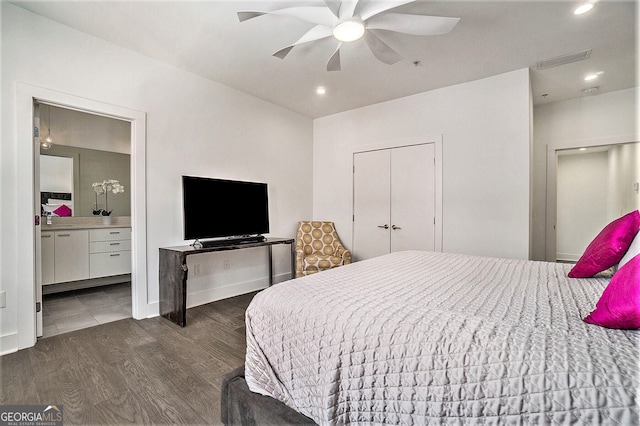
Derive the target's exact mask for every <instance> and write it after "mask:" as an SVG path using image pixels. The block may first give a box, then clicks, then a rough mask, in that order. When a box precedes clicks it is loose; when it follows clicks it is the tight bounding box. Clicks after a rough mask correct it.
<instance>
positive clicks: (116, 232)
mask: <svg viewBox="0 0 640 426" xmlns="http://www.w3.org/2000/svg"><path fill="white" fill-rule="evenodd" d="M119 233H120V231H111V232H109V234H111V235H118V234H119Z"/></svg>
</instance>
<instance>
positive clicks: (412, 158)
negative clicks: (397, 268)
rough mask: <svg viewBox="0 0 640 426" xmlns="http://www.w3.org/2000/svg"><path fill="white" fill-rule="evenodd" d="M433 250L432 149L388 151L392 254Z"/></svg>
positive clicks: (433, 182) (396, 149)
mask: <svg viewBox="0 0 640 426" xmlns="http://www.w3.org/2000/svg"><path fill="white" fill-rule="evenodd" d="M402 250H427V251H434V250H435V145H434V144H424V145H414V146H407V147H402V148H394V149H392V150H391V251H392V252H395V251H402Z"/></svg>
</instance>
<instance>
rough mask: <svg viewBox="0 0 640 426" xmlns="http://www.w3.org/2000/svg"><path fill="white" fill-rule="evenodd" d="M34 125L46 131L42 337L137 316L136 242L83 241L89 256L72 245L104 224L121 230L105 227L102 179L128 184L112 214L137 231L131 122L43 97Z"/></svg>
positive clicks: (115, 197) (41, 164)
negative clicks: (56, 103)
mask: <svg viewBox="0 0 640 426" xmlns="http://www.w3.org/2000/svg"><path fill="white" fill-rule="evenodd" d="M33 123H34V129H35V131H36V138H37V136H38V135H39V136H40V137H39V141H40V149H39V150H38V149H36V150H35V152H34V154H35V155H36V157H38V158H36V159H35V161H34V169H35V175H36V176H39V179H35V180H34V182H35V186H36V188H35V193H34V199H35V203H36V205H35V210H36V211H37V210H38V207H39V206H40V207H41V208H42V209H41V216H42V218H43V223H41V238H42V239H41V248H40V250H41V256H40V259H41V265H40V270H41V277H36V278H40V283H41V287H39V288H38V289H37V300H38V302H40V312H38V315H37V319H36V330H37V331H36V334H37V337H51V336H54V335H57V334H62V333H66V332H69V331H75V330H79V329H82V328H88V327H92V326H95V325H100V324H104V323H107V322H111V321H117V320H119V319H124V318H130V317H131V304H132V298H131V273H130V272H131V251H130V241H122V242H120V241H111V242H109V243H94V242H91V241H92V240H93V238H91V237H90V238H89V239H88V240H87V238H84V240H82V239H80V240H79V241H77V246H78V247H79V248H82V247H84V250H83V251H84V253H82V250H81V252H80V253H78V251H77V250H75V249H74V248H77V247H76V246H75V245H74V244H76V243H74V244H71V242H73V241H74V240H75V238H76V236H78V235H80V236H83V235H87V236H92V235H94V234H95V233H96V232H97V231H98V230H100V229H102V230H116V229H121V228H119V227H118V228H114V227H113V228H112V227H105V228H100V227H99V226H100V225H101V222H102V219H103V216H102V215H101V213H102V212H103V211H106V210H105V205H104V204H103V203H102V201H103V199H106V198H105V196H104V194H101V196H100V197H99V196H98V192H104V191H103V188H102V186H100V185H99V184H100V183H101V182H106V181H107V180H109V181H113V180H116V181H117V182H118V185H119V186H118V188H122V189H123V194H122V195H119V194H120V193H118V194H111V197H109V200H110V203H109V205H108V206H107V207H108V209H109V211H110V212H111V215H109V216H108V217H107V219H109V220H110V221H113V222H117V223H120V225H118V226H122V227H123V228H122V229H127V231H128V230H129V229H130V223H131V222H130V218H131V197H130V194H129V190H130V189H131V123H130V122H129V121H125V120H119V119H114V118H111V117H105V116H102V115H95V114H90V113H86V112H81V111H76V110H71V109H67V108H62V107H58V106H54V105H48V104H45V103H40V102H36V103H35V105H34V120H33ZM96 181H97V182H96ZM96 185H97V186H96ZM98 201H100V203H98ZM112 216H113V217H112ZM45 217H46V220H45V219H44V218H45ZM50 222H51V223H50ZM128 234H130V233H128ZM125 245H126V248H127V250H121V249H122V248H123V247H124V246H125ZM116 249H118V250H116ZM127 259H128V260H127ZM125 263H126V264H125ZM126 299H128V300H126Z"/></svg>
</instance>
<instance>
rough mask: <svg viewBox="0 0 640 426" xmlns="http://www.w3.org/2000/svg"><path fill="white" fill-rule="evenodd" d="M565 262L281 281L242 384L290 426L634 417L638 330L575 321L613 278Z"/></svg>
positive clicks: (266, 294)
mask: <svg viewBox="0 0 640 426" xmlns="http://www.w3.org/2000/svg"><path fill="white" fill-rule="evenodd" d="M569 269H570V265H567V264H559V263H547V262H535V261H522V260H509V259H497V258H489V257H478V256H468V255H459V254H446V253H433V252H421V251H406V252H399V253H391V254H388V255H384V256H382V257H378V258H375V259H370V260H365V261H361V262H356V263H354V264H351V265H347V266H344V267H340V268H338V269H334V270H329V271H325V272H322V273H319V274H315V275H311V276H306V277H303V278H298V279H295V280H292V281H288V282H285V283H281V284H278V285H276V286H273V287H271V288H269V289H267V290H265V291H262V292H260V293H258V294H257V295H256V296H255V298H254V299H253V301H252V302H251V304H250V306H249V307H248V309H247V311H246V327H247V353H246V362H245V366H244V374H243V376H244V378H243V380H245V381H246V385H247V386H248V389H249V390H250V392H249V394H250V395H257V397H259V400H260V402H259V404H258V405H260V404H262V402H264V401H267V402H269V401H274V400H275V402H278V404H284V406H285V407H288V408H286V409H287V410H289V409H290V410H289V411H291V413H293V414H294V415H295V414H297V415H298V416H299V417H297V418H295V419H294V420H293V421H292V423H309V422H311V421H313V422H315V423H317V424H329V425H332V424H348V423H367V424H461V423H464V424H468V423H473V424H477V423H489V424H522V423H532V424H566V423H576V424H602V423H606V424H624V425H629V424H638V418H639V414H638V407H637V400H636V395H637V390H638V387H639V384H640V382H639V379H638V361H639V359H640V354H639V343H640V334H639V331H636V330H614V329H609V328H604V327H600V326H597V325H592V324H587V323H585V322H583V321H582V318H584V317H585V316H586V315H588V314H589V313H590V312H591V311H592V310H593V308H594V305H595V303H596V302H597V301H598V298H599V297H600V295H601V294H602V292H603V289H604V288H605V287H606V286H607V283H608V282H609V280H610V278H611V273H610V272H609V273H607V272H604V273H600V274H598V275H597V276H596V277H594V278H581V279H575V278H568V277H567V273H568V272H569ZM224 398H225V401H224V403H223V405H224V404H226V403H227V401H226V398H227V397H226V396H225V397H224ZM244 403H245V404H248V405H251V400H250V399H247V400H246V401H244ZM243 407H244V408H242V409H240V411H243V410H245V409H246V410H249V408H248V407H246V406H243ZM280 408H281V407H280ZM225 410H226V408H225V407H223V421H224V420H225V416H226V412H225ZM269 410H271V409H270V408H267V411H269ZM226 420H227V421H228V422H230V423H233V420H232V419H226ZM271 420H272V421H270V423H275V422H276V420H274V419H271ZM283 421H284V420H283ZM225 423H227V422H225Z"/></svg>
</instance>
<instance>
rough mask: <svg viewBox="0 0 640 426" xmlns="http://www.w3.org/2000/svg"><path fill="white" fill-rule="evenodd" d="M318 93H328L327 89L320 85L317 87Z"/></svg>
mask: <svg viewBox="0 0 640 426" xmlns="http://www.w3.org/2000/svg"><path fill="white" fill-rule="evenodd" d="M316 93H317V94H318V95H324V94H325V93H327V89H325V88H324V86H320V87H318V88H317V89H316Z"/></svg>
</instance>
